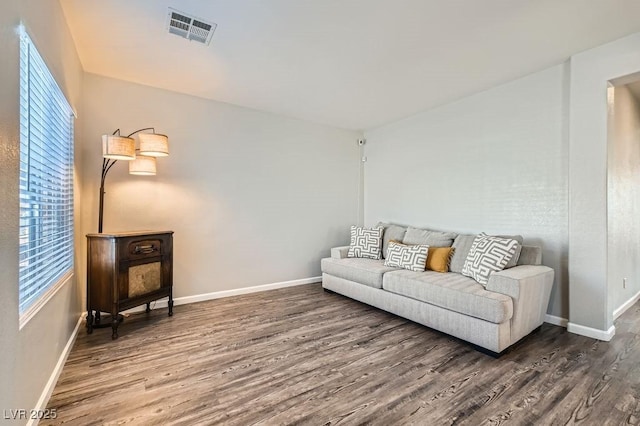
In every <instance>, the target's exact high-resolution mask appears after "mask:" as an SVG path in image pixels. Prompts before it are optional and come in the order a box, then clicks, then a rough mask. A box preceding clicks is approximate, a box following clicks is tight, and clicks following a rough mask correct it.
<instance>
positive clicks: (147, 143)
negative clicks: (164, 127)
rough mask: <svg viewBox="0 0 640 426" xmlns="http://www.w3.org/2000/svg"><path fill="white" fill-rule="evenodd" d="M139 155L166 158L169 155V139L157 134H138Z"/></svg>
mask: <svg viewBox="0 0 640 426" xmlns="http://www.w3.org/2000/svg"><path fill="white" fill-rule="evenodd" d="M138 138H139V139H140V154H142V155H147V156H149V157H166V156H167V155H169V138H168V137H167V136H166V135H161V134H158V133H140V134H138Z"/></svg>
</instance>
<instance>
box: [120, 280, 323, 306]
mask: <svg viewBox="0 0 640 426" xmlns="http://www.w3.org/2000/svg"><path fill="white" fill-rule="evenodd" d="M320 281H322V277H311V278H302V279H299V280H291V281H282V282H278V283H272V284H263V285H256V286H253V287H244V288H238V289H233V290H222V291H214V292H213V293H204V294H196V295H193V296H183V297H177V298H175V299H173V304H174V306H175V305H186V304H189V303H196V302H204V301H206V300H213V299H221V298H223V297H230V296H240V295H242V294H249V293H257V292H259V291H266V290H275V289H278V288H286V287H294V286H298V285H303V284H314V283H319V282H320ZM168 302H169V300H168V299H166V298H165V299H161V300H158V301H157V302H156V304H155V308H166V307H167V306H168ZM145 309H146V307H145V306H144V305H143V306H137V307H135V308H131V309H129V310H128V311H125V312H124V313H134V312H141V311H144V310H145Z"/></svg>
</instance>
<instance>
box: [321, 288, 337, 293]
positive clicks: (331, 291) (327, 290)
mask: <svg viewBox="0 0 640 426" xmlns="http://www.w3.org/2000/svg"><path fill="white" fill-rule="evenodd" d="M322 289H323V290H324V291H325V293H329V294H336V292H335V291H333V290H329V289H328V288H325V287H322Z"/></svg>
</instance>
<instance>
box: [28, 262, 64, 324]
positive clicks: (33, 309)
mask: <svg viewBox="0 0 640 426" xmlns="http://www.w3.org/2000/svg"><path fill="white" fill-rule="evenodd" d="M73 276H74V274H73V270H72V269H70V270H69V271H68V272H67V273H66V274H64V275H63V276H62V277H60V279H59V280H58V282H56V283H55V284H54V285H52V286H51V287H50V288H49V289H48V290H47V291H46V292H45V293H43V294H42V296H40V298H39V299H38V300H37V301H36V302H35V303H34V304H33V305H31V306H29V308H28V309H27V310H26V311H24V312H23V313H22V314H21V315H20V321H19V323H20V326H19V330H22V328H23V327H24V326H25V325H27V323H28V322H29V321H31V318H33V317H35V316H36V314H37V313H38V312H40V309H42V308H43V307H44V305H46V304H47V302H48V301H49V300H51V298H52V297H53V296H55V295H56V293H57V292H58V290H60V289H61V288H62V287H63V286H64V285H65V284H66V283H67V282H69V281H70V280H71V278H73Z"/></svg>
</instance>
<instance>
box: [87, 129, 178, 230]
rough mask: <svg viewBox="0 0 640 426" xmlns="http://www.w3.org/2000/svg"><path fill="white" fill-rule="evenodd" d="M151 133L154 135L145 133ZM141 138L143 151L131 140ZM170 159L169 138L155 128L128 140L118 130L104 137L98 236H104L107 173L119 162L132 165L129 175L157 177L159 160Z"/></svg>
mask: <svg viewBox="0 0 640 426" xmlns="http://www.w3.org/2000/svg"><path fill="white" fill-rule="evenodd" d="M146 130H150V131H151V133H141V132H144V131H146ZM135 134H138V139H139V141H140V147H139V148H138V149H136V141H135V140H134V139H133V138H132V137H131V136H133V135H135ZM168 155H169V138H168V137H167V136H166V135H161V134H159V133H156V132H155V129H154V128H153V127H145V128H144V129H138V130H136V131H135V132H132V133H129V134H128V135H127V136H121V135H120V129H117V130H116V131H115V132H113V134H111V135H102V157H103V159H102V176H101V178H100V208H99V210H98V233H100V234H101V233H102V220H103V217H104V181H105V179H106V178H107V173H109V170H111V167H113V165H114V164H116V162H117V161H118V160H125V161H128V162H129V174H131V175H142V176H153V175H155V174H156V157H166V156H168Z"/></svg>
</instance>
